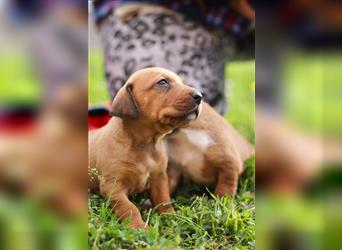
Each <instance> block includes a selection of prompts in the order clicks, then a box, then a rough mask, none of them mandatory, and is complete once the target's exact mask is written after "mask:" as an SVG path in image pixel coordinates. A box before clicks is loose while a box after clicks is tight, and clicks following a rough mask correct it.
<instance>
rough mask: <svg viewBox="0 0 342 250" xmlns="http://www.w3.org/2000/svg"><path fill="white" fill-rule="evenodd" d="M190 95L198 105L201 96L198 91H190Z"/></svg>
mask: <svg viewBox="0 0 342 250" xmlns="http://www.w3.org/2000/svg"><path fill="white" fill-rule="evenodd" d="M191 96H192V98H193V99H194V101H195V103H196V104H198V105H199V104H200V103H201V101H202V98H203V96H202V94H201V93H200V92H198V91H194V92H192V93H191Z"/></svg>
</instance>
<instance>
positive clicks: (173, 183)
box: [167, 161, 182, 194]
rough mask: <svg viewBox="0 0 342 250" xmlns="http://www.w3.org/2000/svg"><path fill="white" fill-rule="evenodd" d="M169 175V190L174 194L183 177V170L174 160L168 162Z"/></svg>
mask: <svg viewBox="0 0 342 250" xmlns="http://www.w3.org/2000/svg"><path fill="white" fill-rule="evenodd" d="M167 177H168V183H169V192H170V194H173V193H174V192H175V191H176V189H177V187H178V184H179V181H180V179H181V177H182V173H181V171H180V170H179V169H178V168H177V166H176V164H175V163H174V162H171V161H170V162H169V163H168V166H167Z"/></svg>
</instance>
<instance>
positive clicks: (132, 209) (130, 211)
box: [100, 186, 147, 228]
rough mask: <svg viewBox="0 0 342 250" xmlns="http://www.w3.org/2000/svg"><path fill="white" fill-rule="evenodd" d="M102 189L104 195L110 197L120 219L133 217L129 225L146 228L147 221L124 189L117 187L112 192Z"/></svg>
mask: <svg viewBox="0 0 342 250" xmlns="http://www.w3.org/2000/svg"><path fill="white" fill-rule="evenodd" d="M100 191H101V193H102V195H103V196H104V197H106V198H107V199H110V204H111V206H112V207H113V209H114V212H115V214H116V216H117V217H118V218H119V220H120V221H124V220H125V219H126V218H128V217H131V221H130V223H129V225H128V226H129V227H132V228H146V227H147V225H146V223H145V222H144V221H143V220H142V218H141V215H140V212H139V210H138V208H137V207H136V206H135V205H134V204H133V203H132V202H131V201H130V200H129V199H128V195H127V192H125V190H124V189H115V190H113V191H112V192H109V191H108V190H106V189H104V188H102V189H101V186H100Z"/></svg>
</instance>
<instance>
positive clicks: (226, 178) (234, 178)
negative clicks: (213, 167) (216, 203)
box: [215, 168, 239, 196]
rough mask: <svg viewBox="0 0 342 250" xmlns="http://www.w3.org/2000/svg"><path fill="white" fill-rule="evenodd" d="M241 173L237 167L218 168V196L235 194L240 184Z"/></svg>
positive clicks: (216, 191) (216, 190)
mask: <svg viewBox="0 0 342 250" xmlns="http://www.w3.org/2000/svg"><path fill="white" fill-rule="evenodd" d="M238 179H239V173H238V170H237V169H231V168H230V169H229V168H228V169H222V168H220V169H219V170H218V178H217V185H216V189H215V194H216V195H218V196H224V195H228V196H234V195H235V194H236V190H237V185H238Z"/></svg>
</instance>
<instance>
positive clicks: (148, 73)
mask: <svg viewBox="0 0 342 250" xmlns="http://www.w3.org/2000/svg"><path fill="white" fill-rule="evenodd" d="M200 102H201V95H200V93H199V92H198V91H196V90H195V89H193V88H191V87H188V86H186V85H184V84H183V82H182V80H181V78H179V77H178V76H177V75H176V74H174V73H172V72H170V71H168V70H165V69H162V68H147V69H143V70H139V71H137V72H135V73H134V74H133V75H132V76H131V77H130V78H129V79H128V81H127V82H126V84H125V85H124V86H123V87H122V88H121V89H120V90H119V92H118V94H117V96H116V97H115V98H114V101H113V104H112V114H113V116H114V117H112V118H111V120H110V121H109V123H108V124H107V125H106V126H104V127H102V128H100V129H98V130H95V131H92V132H90V135H89V167H90V171H91V172H92V173H93V172H94V171H93V169H96V171H97V172H98V176H99V178H97V179H92V180H91V183H90V185H91V187H93V188H94V187H95V186H96V185H97V184H99V188H100V192H101V194H102V195H103V196H105V197H106V198H108V199H109V200H110V201H111V205H112V207H113V208H114V210H115V213H116V214H117V216H118V217H119V218H120V219H121V220H123V219H125V218H127V217H129V216H131V221H130V224H129V225H130V226H131V227H137V228H142V227H145V226H146V225H145V222H144V221H143V220H142V218H141V216H140V213H139V210H138V209H137V208H136V206H135V205H134V204H133V203H132V202H130V201H129V199H128V195H129V194H131V193H133V192H142V191H144V190H147V191H148V192H149V194H150V198H151V200H152V203H153V205H155V206H158V208H157V209H158V212H160V213H163V212H172V211H173V207H172V205H171V204H170V194H169V189H168V179H167V172H166V168H167V153H166V148H165V141H164V140H163V138H164V136H165V135H167V134H168V133H170V132H172V131H173V130H174V129H175V128H178V127H182V126H185V125H187V124H188V123H189V122H190V121H191V120H194V119H196V117H197V115H198V111H199V104H200Z"/></svg>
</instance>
